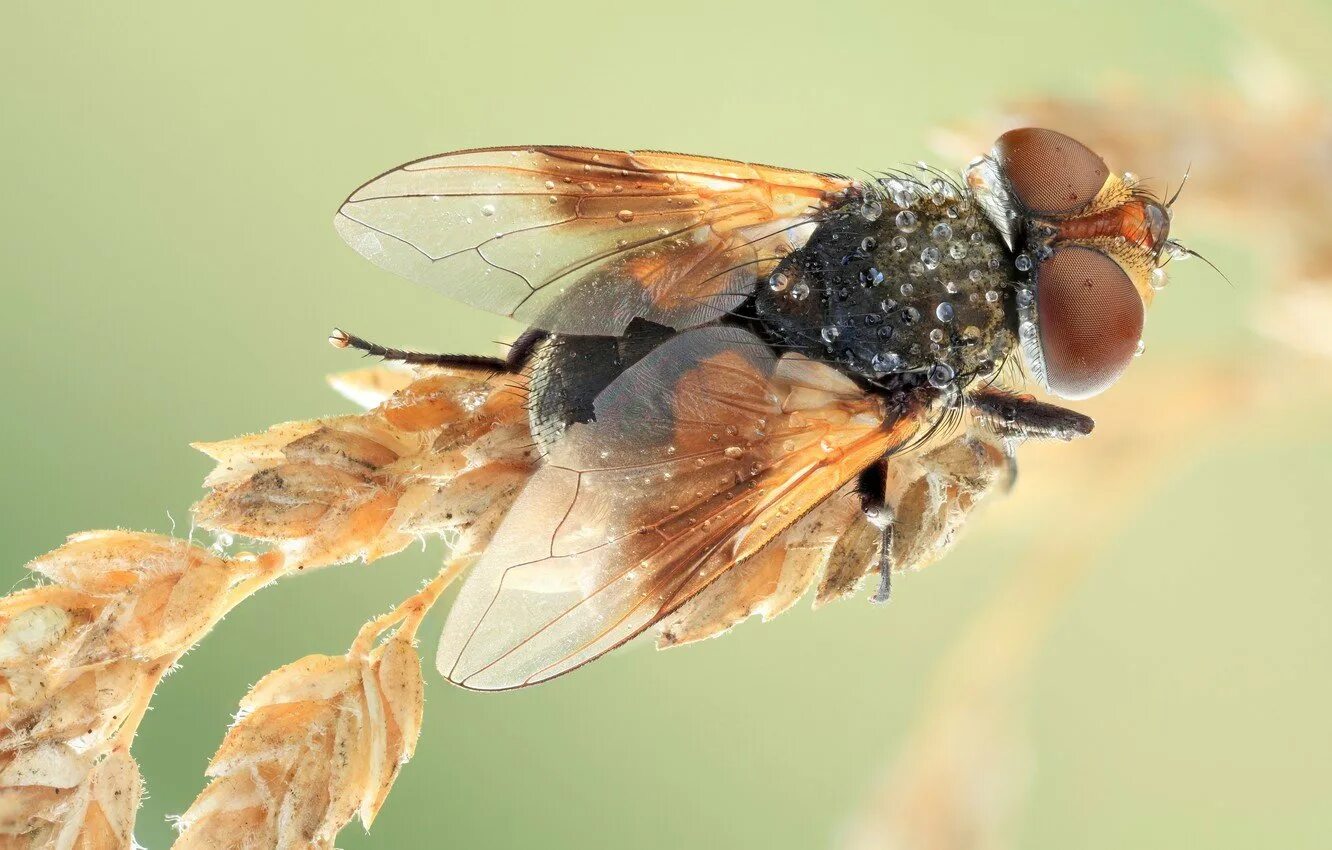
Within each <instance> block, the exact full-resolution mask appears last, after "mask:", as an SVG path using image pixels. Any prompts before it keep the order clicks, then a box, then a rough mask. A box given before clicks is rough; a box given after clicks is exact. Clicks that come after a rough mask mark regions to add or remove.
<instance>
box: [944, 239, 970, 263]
mask: <svg viewBox="0 0 1332 850" xmlns="http://www.w3.org/2000/svg"><path fill="white" fill-rule="evenodd" d="M948 256H950V257H952V258H953V259H954V260H961V259H963V258H965V257H966V256H967V246H966V245H963V244H962V243H961V242H949V243H948Z"/></svg>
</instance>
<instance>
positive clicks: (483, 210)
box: [481, 204, 495, 215]
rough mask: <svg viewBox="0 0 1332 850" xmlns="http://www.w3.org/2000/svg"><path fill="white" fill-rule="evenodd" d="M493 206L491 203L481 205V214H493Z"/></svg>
mask: <svg viewBox="0 0 1332 850" xmlns="http://www.w3.org/2000/svg"><path fill="white" fill-rule="evenodd" d="M494 214H495V207H494V206H493V205H492V204H486V205H485V206H483V207H481V215H494Z"/></svg>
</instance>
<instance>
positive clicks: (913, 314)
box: [902, 307, 920, 325]
mask: <svg viewBox="0 0 1332 850" xmlns="http://www.w3.org/2000/svg"><path fill="white" fill-rule="evenodd" d="M919 321H920V311H919V310H917V309H916V308H915V307H907V308H906V309H904V310H903V311H902V322H903V323H904V324H908V325H914V324H915V323H916V322H919Z"/></svg>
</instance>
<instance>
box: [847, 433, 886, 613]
mask: <svg viewBox="0 0 1332 850" xmlns="http://www.w3.org/2000/svg"><path fill="white" fill-rule="evenodd" d="M887 484H888V460H887V459H886V458H885V459H883V460H880V461H878V462H877V463H875V464H873V465H871V466H869V467H868V468H866V469H865V471H864V472H862V473H860V478H859V479H858V480H857V481H856V490H857V492H859V493H860V508H861V510H863V511H864V512H865V518H866V519H868V520H869V521H870V524H871V525H873V526H874V527H875V528H877V529H879V534H880V535H881V536H880V539H879V589H878V591H877V592H875V594H874V596H873V597H872V598H871V599H870V601H871V602H876V603H880V604H882V603H884V602H887V601H888V599H889V597H891V596H892V593H893V510H892V508H890V507H888V504H887V502H886V501H885V495H886V490H887Z"/></svg>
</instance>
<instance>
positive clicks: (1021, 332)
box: [1018, 322, 1036, 339]
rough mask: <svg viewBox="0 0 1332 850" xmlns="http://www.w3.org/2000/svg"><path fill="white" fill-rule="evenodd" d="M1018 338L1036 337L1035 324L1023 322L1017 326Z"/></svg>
mask: <svg viewBox="0 0 1332 850" xmlns="http://www.w3.org/2000/svg"><path fill="white" fill-rule="evenodd" d="M1018 336H1020V337H1022V338H1023V339H1034V338H1035V337H1036V323H1035V322H1023V323H1022V324H1020V325H1018Z"/></svg>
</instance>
